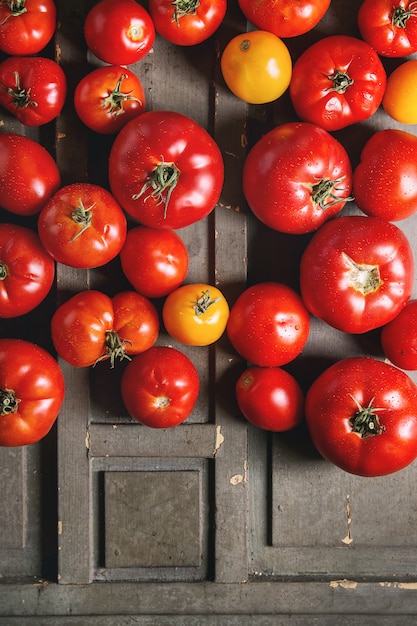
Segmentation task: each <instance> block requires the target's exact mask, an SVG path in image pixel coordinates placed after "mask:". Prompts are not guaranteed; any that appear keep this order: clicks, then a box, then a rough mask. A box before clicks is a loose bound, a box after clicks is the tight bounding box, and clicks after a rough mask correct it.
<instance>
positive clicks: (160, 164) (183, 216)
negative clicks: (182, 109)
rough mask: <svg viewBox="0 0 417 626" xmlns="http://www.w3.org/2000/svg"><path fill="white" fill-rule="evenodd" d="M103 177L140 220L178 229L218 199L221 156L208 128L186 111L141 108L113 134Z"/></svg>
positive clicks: (116, 195) (195, 218) (195, 219)
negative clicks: (107, 179) (143, 110)
mask: <svg viewBox="0 0 417 626" xmlns="http://www.w3.org/2000/svg"><path fill="white" fill-rule="evenodd" d="M167 180H169V181H170V182H169V184H166V185H165V184H164V185H162V184H161V181H167ZM109 181H110V188H111V190H112V193H113V194H114V196H115V198H116V199H117V200H118V201H119V202H120V204H121V206H122V207H123V208H124V210H125V211H126V212H127V213H129V215H131V216H132V217H134V218H135V219H136V220H137V221H138V222H140V223H141V224H142V225H144V226H150V227H151V228H168V229H177V228H183V227H185V226H189V225H190V224H193V223H194V222H197V221H198V220H200V219H202V218H203V217H206V216H207V215H208V214H209V213H211V211H212V210H213V209H214V207H215V205H216V203H217V202H218V200H219V197H220V193H221V190H222V188H223V181H224V165H223V157H222V154H221V152H220V149H219V147H218V145H217V144H216V142H215V141H214V139H212V138H211V136H210V135H209V133H208V132H207V131H206V130H205V129H204V128H203V127H202V126H200V125H199V124H197V122H195V121H194V120H192V119H191V118H189V117H188V116H185V115H183V114H181V113H177V112H175V111H159V110H155V111H147V112H146V113H143V114H142V115H139V116H138V117H136V118H135V119H134V120H131V121H130V122H128V123H127V124H126V126H124V127H123V128H122V130H121V131H120V132H119V133H118V134H117V136H116V138H115V140H114V143H113V146H112V148H111V151H110V158H109Z"/></svg>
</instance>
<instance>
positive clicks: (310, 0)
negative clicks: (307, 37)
mask: <svg viewBox="0 0 417 626" xmlns="http://www.w3.org/2000/svg"><path fill="white" fill-rule="evenodd" d="M238 3H239V6H240V8H241V10H242V13H243V15H244V16H245V17H246V19H247V20H249V22H251V23H252V24H253V25H254V26H256V28H260V29H261V30H267V31H269V32H271V33H274V35H277V37H284V38H286V37H297V36H298V35H303V34H304V33H307V32H308V31H309V30H311V29H312V28H314V26H316V25H317V24H318V23H319V22H320V20H321V19H322V17H323V16H324V15H325V13H326V11H327V9H328V8H329V6H330V0H297V2H294V1H293V0H279V1H278V2H277V0H238Z"/></svg>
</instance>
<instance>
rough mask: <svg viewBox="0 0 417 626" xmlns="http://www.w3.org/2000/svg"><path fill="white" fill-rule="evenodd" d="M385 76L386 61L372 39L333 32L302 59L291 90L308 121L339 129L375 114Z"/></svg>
mask: <svg viewBox="0 0 417 626" xmlns="http://www.w3.org/2000/svg"><path fill="white" fill-rule="evenodd" d="M386 81H387V77H386V73H385V69H384V66H383V65H382V62H381V60H380V58H379V56H378V55H377V53H376V52H375V50H374V49H373V48H372V47H371V46H370V45H369V44H367V43H366V42H365V41H362V40H361V39H357V38H356V37H350V36H347V35H331V36H329V37H324V38H323V39H320V40H319V41H317V42H316V43H314V44H313V45H311V46H310V47H309V48H307V49H306V50H305V51H304V52H303V53H302V54H301V55H300V57H299V58H298V59H297V61H296V62H295V64H294V67H293V72H292V78H291V82H290V88H289V92H290V98H291V101H292V103H293V106H294V109H295V111H296V113H297V115H298V116H299V117H300V118H301V119H302V120H303V121H306V122H312V123H313V124H318V125H319V126H322V127H323V128H325V129H326V130H328V131H336V130H340V129H342V128H345V127H346V126H350V125H351V124H356V123H358V122H362V121H363V120H366V119H368V118H369V117H371V115H373V114H374V113H375V111H376V110H377V109H378V107H379V105H380V104H381V101H382V98H383V95H384V91H385V86H386Z"/></svg>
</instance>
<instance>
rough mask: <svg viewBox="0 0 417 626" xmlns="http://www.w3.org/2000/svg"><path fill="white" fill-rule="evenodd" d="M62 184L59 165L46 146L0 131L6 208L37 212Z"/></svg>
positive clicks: (0, 192) (1, 201)
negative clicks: (11, 182)
mask: <svg viewBox="0 0 417 626" xmlns="http://www.w3.org/2000/svg"><path fill="white" fill-rule="evenodd" d="M10 181H13V184H10ZM60 184H61V175H60V172H59V170H58V166H57V164H56V162H55V161H54V159H53V158H52V156H51V155H50V154H49V152H48V151H47V150H46V149H45V148H44V147H43V146H41V145H40V144H39V143H37V142H36V141H33V139H29V138H28V137H24V136H23V135H17V134H15V133H0V205H1V206H2V208H3V209H6V211H9V212H10V213H15V214H16V215H25V216H28V215H35V214H36V213H39V211H40V210H41V208H42V207H43V205H44V204H45V202H46V201H47V200H48V199H49V198H50V196H51V195H52V194H53V193H54V192H55V191H56V190H57V189H58V188H59V186H60Z"/></svg>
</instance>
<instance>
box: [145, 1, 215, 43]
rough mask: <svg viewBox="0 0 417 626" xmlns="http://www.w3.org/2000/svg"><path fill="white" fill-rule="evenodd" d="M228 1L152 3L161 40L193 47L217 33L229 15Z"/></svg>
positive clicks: (150, 8)
mask: <svg viewBox="0 0 417 626" xmlns="http://www.w3.org/2000/svg"><path fill="white" fill-rule="evenodd" d="M226 8H227V2H226V0H216V2H213V0H182V1H180V2H173V1H172V0H150V1H149V13H150V14H151V18H152V19H153V22H154V25H155V29H156V31H157V33H158V34H159V35H161V37H164V38H165V39H167V40H168V41H170V42H171V43H174V44H177V45H180V46H194V45H196V44H199V43H201V42H202V41H205V40H206V39H208V38H209V37H211V35H213V34H214V33H215V31H216V30H217V29H218V27H219V26H220V24H221V23H222V21H223V18H224V16H225V15H226Z"/></svg>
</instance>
